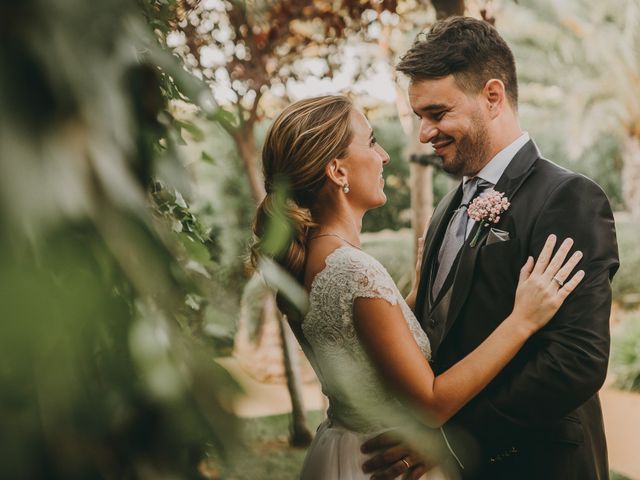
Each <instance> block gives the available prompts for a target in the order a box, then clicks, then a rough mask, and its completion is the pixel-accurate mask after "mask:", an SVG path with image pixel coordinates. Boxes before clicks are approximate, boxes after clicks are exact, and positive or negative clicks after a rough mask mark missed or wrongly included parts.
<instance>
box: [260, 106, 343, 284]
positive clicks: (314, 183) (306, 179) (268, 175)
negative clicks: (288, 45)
mask: <svg viewBox="0 0 640 480" xmlns="http://www.w3.org/2000/svg"><path fill="white" fill-rule="evenodd" d="M352 110H353V104H352V103H351V101H350V100H349V99H348V98H346V97H343V96H324V97H315V98H309V99H306V100H301V101H298V102H295V103H293V104H291V105H289V106H288V107H287V108H285V109H284V110H283V112H282V113H281V114H280V115H278V117H277V118H276V119H275V121H274V122H273V124H272V125H271V127H270V128H269V131H268V132H267V136H266V139H265V143H264V147H263V149H262V167H263V172H264V179H265V189H266V191H267V195H266V196H265V198H264V199H263V200H262V202H260V205H259V206H258V208H257V211H256V218H255V222H254V225H253V233H254V240H253V244H252V247H251V257H250V262H251V265H252V266H253V267H254V268H256V267H257V265H258V261H259V258H260V257H261V256H268V257H271V258H273V259H274V260H275V261H276V262H278V263H279V264H280V265H281V266H282V267H283V268H284V269H285V270H287V271H288V272H289V273H290V274H291V275H292V276H293V277H294V278H296V280H298V281H299V282H300V283H302V280H303V278H302V277H303V275H304V267H305V263H306V247H307V240H308V234H309V231H310V229H312V228H314V227H315V226H316V224H315V223H314V218H313V214H312V212H313V211H315V209H316V207H317V202H318V199H319V196H320V193H321V190H322V187H323V186H324V184H325V180H326V174H325V168H326V166H327V165H328V164H329V162H330V161H331V160H333V159H334V158H341V157H343V156H344V154H345V153H346V151H347V147H348V146H349V143H351V138H352V132H351V119H350V115H351V111H352ZM274 230H275V231H276V232H275V235H274ZM278 233H279V234H280V235H278ZM287 233H288V235H287ZM283 234H284V235H285V236H286V238H284V240H283V241H279V240H282V239H283ZM274 238H275V239H276V240H274ZM278 239H279V240H278ZM274 242H275V244H276V245H274Z"/></svg>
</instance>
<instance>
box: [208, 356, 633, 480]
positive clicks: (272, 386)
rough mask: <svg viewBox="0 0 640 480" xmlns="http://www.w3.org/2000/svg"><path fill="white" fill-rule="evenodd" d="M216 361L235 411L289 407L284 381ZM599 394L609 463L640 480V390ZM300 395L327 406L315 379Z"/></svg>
mask: <svg viewBox="0 0 640 480" xmlns="http://www.w3.org/2000/svg"><path fill="white" fill-rule="evenodd" d="M219 363H220V364H221V365H222V366H223V367H225V368H226V369H227V370H228V371H229V372H230V373H231V375H233V376H234V377H235V378H236V380H237V381H238V382H239V383H240V385H241V386H242V388H243V389H244V392H245V394H244V395H243V396H241V397H238V398H236V399H235V401H234V403H233V410H234V413H236V415H238V416H240V417H248V418H250V417H262V416H266V415H276V414H281V413H287V412H289V411H290V409H291V402H290V400H289V395H288V392H287V388H286V385H285V384H283V383H262V382H258V381H257V380H255V379H254V378H252V377H251V376H250V375H247V373H246V372H245V371H244V370H243V369H242V368H240V366H239V364H238V362H237V360H235V359H234V358H224V359H220V360H219ZM600 395H601V400H602V407H603V411H604V421H605V429H606V434H607V441H608V444H609V463H610V467H611V469H612V470H614V471H616V472H618V473H621V474H623V475H625V476H626V477H628V478H630V479H632V480H640V394H636V393H629V392H621V391H618V390H614V389H611V388H609V387H605V388H604V389H603V390H602V391H601V393H600ZM303 396H304V405H305V407H306V409H307V410H322V411H324V410H326V407H327V403H326V398H325V397H324V395H322V392H321V391H320V386H319V385H318V383H317V382H316V381H308V382H306V383H305V384H304V395H303ZM311 427H312V428H314V427H315V425H313V426H311Z"/></svg>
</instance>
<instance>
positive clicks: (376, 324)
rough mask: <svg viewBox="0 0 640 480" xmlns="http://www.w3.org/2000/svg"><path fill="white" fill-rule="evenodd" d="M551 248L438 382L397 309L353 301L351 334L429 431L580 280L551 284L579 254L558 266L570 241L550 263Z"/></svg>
mask: <svg viewBox="0 0 640 480" xmlns="http://www.w3.org/2000/svg"><path fill="white" fill-rule="evenodd" d="M554 245H555V237H553V236H551V237H550V238H549V240H548V241H547V244H546V245H545V247H544V249H543V251H542V252H541V254H540V257H539V259H538V261H537V263H536V264H535V266H534V265H533V260H532V259H529V261H527V263H526V265H525V266H524V267H523V268H522V270H521V273H520V281H519V284H518V290H517V291H516V301H515V305H514V309H513V312H512V313H511V315H509V317H507V318H506V319H505V320H504V321H503V322H502V323H501V324H500V326H498V328H496V329H495V330H494V331H493V333H492V334H491V335H490V336H489V337H488V338H487V339H486V340H485V341H484V342H483V343H482V344H481V345H480V346H478V347H477V348H476V349H475V350H474V351H473V352H471V353H470V354H469V355H467V356H466V357H465V358H463V359H462V360H460V361H459V362H458V363H456V364H455V365H454V366H452V367H451V368H449V369H448V370H447V371H445V372H444V373H442V374H441V375H438V376H437V377H436V376H435V375H434V373H433V370H432V369H431V367H430V365H429V363H428V361H427V359H425V357H424V355H423V354H422V352H421V351H420V349H419V347H418V345H417V344H416V342H415V340H414V338H413V336H412V334H411V332H410V330H409V328H408V326H407V324H406V322H405V321H404V319H403V318H402V311H401V310H400V307H399V306H398V305H391V304H390V303H389V302H387V301H386V300H383V299H377V298H376V299H369V298H357V299H356V300H355V302H354V322H355V327H356V331H357V332H358V335H359V337H360V339H361V341H362V342H363V344H364V346H365V348H366V350H367V352H368V353H369V355H370V356H371V358H372V361H373V362H374V364H375V366H376V367H377V368H378V370H379V371H380V372H381V374H382V377H383V378H384V379H385V381H386V382H388V384H389V385H390V386H391V387H392V388H394V389H395V390H396V391H397V393H398V394H399V396H400V398H401V399H402V400H404V401H406V402H408V404H409V405H410V406H412V407H414V408H415V407H417V408H419V409H420V410H421V411H422V412H423V413H425V414H426V417H427V419H428V423H429V424H430V426H432V427H439V426H440V425H442V424H443V423H444V422H446V421H447V420H448V419H449V418H451V417H452V416H453V415H454V414H455V413H456V412H457V411H458V410H459V409H460V408H462V407H463V406H464V405H465V404H466V403H467V402H469V400H471V399H472V398H473V397H474V396H475V395H477V394H478V393H479V392H480V391H481V390H482V389H483V388H484V387H485V386H487V384H488V383H489V382H490V381H491V380H492V379H493V378H494V377H495V376H496V375H497V374H498V373H499V372H500V370H502V368H504V366H505V365H506V364H507V363H508V362H509V361H510V360H511V359H512V358H513V357H514V356H515V354H516V353H517V352H518V350H519V349H520V348H521V347H522V345H523V344H524V343H525V341H526V340H527V339H528V338H529V337H530V336H531V335H532V334H533V333H535V332H536V331H537V330H538V329H540V328H541V327H542V326H544V325H545V324H546V323H548V321H549V320H550V319H551V317H552V316H553V315H554V314H555V313H556V312H557V310H558V309H559V308H560V306H561V305H562V302H563V301H564V299H565V298H566V297H567V296H568V295H569V294H570V293H571V292H572V291H573V290H574V289H575V287H576V286H577V285H578V283H579V282H580V281H581V280H582V278H583V276H584V273H583V272H582V271H580V272H578V273H577V274H575V275H574V276H573V278H572V279H571V280H570V281H568V282H566V283H565V284H564V286H563V287H562V288H561V289H558V286H557V285H555V281H554V280H553V278H554V277H555V276H557V277H558V278H560V279H561V280H563V279H566V278H568V277H569V274H570V273H571V272H572V270H573V269H574V267H575V266H576V265H577V263H578V261H579V260H580V257H581V254H580V252H576V253H574V255H573V256H572V257H571V258H570V259H569V260H568V261H567V263H566V264H565V265H564V266H563V265H562V264H563V262H564V260H565V258H566V255H567V254H568V252H569V250H570V248H571V245H572V241H571V240H566V241H565V242H564V243H563V244H562V246H561V247H560V248H559V249H558V252H557V253H556V255H555V256H554V257H553V259H551V254H552V252H553V247H554Z"/></svg>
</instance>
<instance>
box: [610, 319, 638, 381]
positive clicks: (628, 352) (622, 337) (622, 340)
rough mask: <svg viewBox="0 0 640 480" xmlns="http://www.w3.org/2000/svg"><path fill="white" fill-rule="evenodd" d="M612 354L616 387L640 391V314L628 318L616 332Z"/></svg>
mask: <svg viewBox="0 0 640 480" xmlns="http://www.w3.org/2000/svg"><path fill="white" fill-rule="evenodd" d="M611 352H612V354H611V365H610V370H611V373H613V374H614V376H615V386H616V387H618V388H621V389H623V390H636V391H640V314H637V313H636V314H635V315H630V316H628V317H627V318H626V319H625V321H624V323H623V325H622V326H621V327H620V329H619V330H617V331H616V332H615V334H614V335H613V338H612V346H611Z"/></svg>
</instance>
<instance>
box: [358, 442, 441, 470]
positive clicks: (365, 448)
mask: <svg viewBox="0 0 640 480" xmlns="http://www.w3.org/2000/svg"><path fill="white" fill-rule="evenodd" d="M361 451H362V453H365V454H371V455H372V456H371V457H370V458H369V459H368V460H367V461H366V462H364V464H363V465H362V471H363V472H364V473H370V474H371V477H370V478H371V479H372V480H391V479H393V478H396V477H398V476H399V475H403V476H402V478H403V479H407V480H418V479H419V478H420V477H422V476H423V475H424V474H425V473H427V472H428V471H429V470H431V469H432V468H434V467H435V465H430V464H429V463H428V462H427V461H425V459H423V458H421V457H420V456H419V455H418V454H416V452H415V451H414V450H412V449H411V448H410V447H408V446H407V445H405V444H404V443H403V442H402V440H401V439H400V438H399V437H398V436H397V435H395V434H394V433H393V432H385V433H381V434H380V435H377V436H375V437H373V438H370V439H369V440H367V441H366V442H365V443H363V444H362V446H361Z"/></svg>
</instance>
